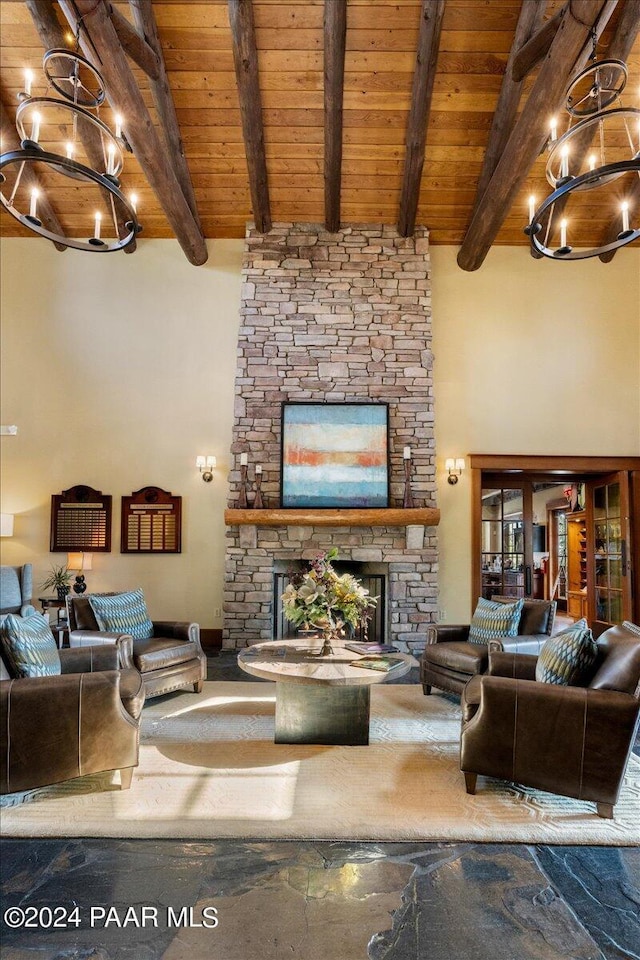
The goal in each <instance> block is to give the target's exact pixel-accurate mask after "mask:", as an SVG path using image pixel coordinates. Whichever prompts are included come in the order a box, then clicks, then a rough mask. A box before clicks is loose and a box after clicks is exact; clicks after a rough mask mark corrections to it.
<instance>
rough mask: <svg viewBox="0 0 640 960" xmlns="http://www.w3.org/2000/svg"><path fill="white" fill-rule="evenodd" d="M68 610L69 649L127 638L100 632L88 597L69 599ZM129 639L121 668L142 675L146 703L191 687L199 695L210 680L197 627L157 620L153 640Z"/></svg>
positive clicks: (122, 635)
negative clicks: (205, 681)
mask: <svg viewBox="0 0 640 960" xmlns="http://www.w3.org/2000/svg"><path fill="white" fill-rule="evenodd" d="M114 595H115V594H113V593H106V594H101V596H114ZM67 610H68V616H69V646H70V647H82V646H84V645H91V644H96V643H106V644H112V643H115V642H117V641H119V640H120V639H121V638H122V637H126V636H128V634H122V633H106V632H105V631H101V630H100V628H99V626H98V622H97V620H96V617H95V614H94V612H93V610H92V608H91V604H90V603H89V598H88V596H87V595H86V594H85V596H83V597H67ZM129 639H130V640H131V641H132V642H131V643H130V644H128V645H126V646H125V647H122V648H121V650H122V651H123V655H122V661H121V666H122V667H123V668H134V669H136V670H138V671H139V672H140V674H141V675H142V682H143V683H144V690H145V695H146V697H147V699H150V698H152V697H159V696H161V695H162V694H164V693H170V692H171V691H172V690H178V689H180V687H185V686H187V685H189V684H193V688H194V690H195V692H196V693H200V691H201V690H202V684H203V681H204V680H205V679H206V676H207V657H206V654H205V653H204V651H203V649H202V647H201V645H200V626H199V625H198V624H197V623H186V622H184V623H183V622H173V621H164V620H162V621H161V620H154V621H153V637H152V638H151V639H149V640H133V639H132V638H131V637H129Z"/></svg>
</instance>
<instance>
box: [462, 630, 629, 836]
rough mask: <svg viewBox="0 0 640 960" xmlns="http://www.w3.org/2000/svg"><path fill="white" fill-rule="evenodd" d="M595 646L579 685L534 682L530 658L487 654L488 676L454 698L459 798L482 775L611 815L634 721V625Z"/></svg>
mask: <svg viewBox="0 0 640 960" xmlns="http://www.w3.org/2000/svg"><path fill="white" fill-rule="evenodd" d="M597 643H598V660H597V661H596V665H595V667H594V671H595V672H594V673H592V678H591V681H590V682H589V684H588V686H586V687H563V686H557V685H555V684H551V683H540V682H537V681H536V679H535V668H536V660H537V657H534V656H527V655H522V654H510V653H509V654H508V653H501V652H494V651H493V650H492V651H491V652H490V654H489V672H488V673H487V674H485V675H484V676H477V677H474V678H473V679H472V680H470V681H469V683H468V684H467V686H466V687H465V689H464V693H463V695H462V713H463V718H462V735H461V743H460V769H461V770H462V771H463V773H464V776H465V781H466V788H467V793H472V794H473V793H475V790H476V780H477V776H478V774H483V775H485V776H488V777H497V778H499V779H501V780H509V781H512V782H514V783H521V784H524V785H525V786H529V787H535V788H536V789H539V790H547V791H549V792H550V793H559V794H561V795H562V796H566V797H576V798H577V799H579V800H591V801H593V802H595V803H596V804H597V811H598V816H600V817H608V818H611V817H613V807H614V804H615V803H616V801H617V799H618V794H619V792H620V785H621V783H622V780H623V778H624V774H625V770H626V767H627V761H628V759H629V754H630V753H631V748H632V746H633V742H634V737H635V733H636V730H637V727H638V719H639V717H640V699H639V698H640V627H637V626H636V625H635V624H632V623H624V624H622V626H615V627H611V628H610V629H609V630H606V631H605V632H604V633H603V634H602V635H601V636H600V638H599V639H598V641H597Z"/></svg>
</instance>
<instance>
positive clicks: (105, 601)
mask: <svg viewBox="0 0 640 960" xmlns="http://www.w3.org/2000/svg"><path fill="white" fill-rule="evenodd" d="M88 599H89V603H90V604H91V608H92V610H93V612H94V613H95V616H96V620H97V621H98V626H99V627H100V629H101V630H106V631H108V632H109V633H111V632H114V633H115V632H120V633H128V634H129V635H130V636H132V637H133V638H134V640H147V639H148V638H149V637H152V636H153V624H152V622H151V620H150V619H149V614H148V613H147V605H146V603H145V602H144V594H143V592H142V590H132V591H131V592H130V593H116V594H114V595H113V596H112V597H109V596H106V595H105V596H100V595H98V594H95V595H94V596H92V597H89V598H88Z"/></svg>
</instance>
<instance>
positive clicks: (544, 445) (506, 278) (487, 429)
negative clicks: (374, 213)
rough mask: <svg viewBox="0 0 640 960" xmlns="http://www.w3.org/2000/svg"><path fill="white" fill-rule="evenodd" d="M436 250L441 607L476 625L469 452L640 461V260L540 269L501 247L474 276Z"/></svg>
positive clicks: (631, 254)
mask: <svg viewBox="0 0 640 960" xmlns="http://www.w3.org/2000/svg"><path fill="white" fill-rule="evenodd" d="M456 253H457V251H456V250H455V249H454V248H452V247H432V248H431V266H432V272H433V286H432V298H433V340H434V346H433V349H434V354H435V363H434V393H435V398H436V449H437V454H438V499H439V504H440V508H441V511H442V520H441V523H440V527H439V544H440V609H441V610H442V611H444V613H445V619H446V620H447V621H448V622H450V623H455V622H465V621H466V622H468V615H469V612H470V610H471V607H472V602H474V601H475V598H472V597H471V587H470V562H469V557H470V548H471V484H470V482H469V476H468V475H467V476H464V477H463V478H462V480H461V481H460V483H458V485H457V486H451V485H450V484H448V483H447V482H446V475H445V473H444V460H445V458H446V457H452V456H454V457H460V456H465V457H466V456H468V454H470V453H513V454H524V453H530V454H545V453H546V454H568V455H580V454H582V455H593V456H597V455H602V456H607V455H608V456H615V455H638V454H640V251H638V250H637V249H634V250H621V251H620V252H619V253H618V254H617V255H616V257H615V258H614V260H613V261H612V262H611V263H610V264H607V265H605V264H602V263H600V261H599V260H584V261H575V262H573V263H564V264H562V263H555V262H552V261H550V260H542V261H536V260H533V259H532V258H531V257H530V256H529V254H528V253H527V250H526V249H524V248H505V247H495V248H494V249H493V250H492V251H491V252H490V254H489V256H488V257H487V260H486V261H485V264H484V265H483V266H482V267H481V269H480V270H478V271H476V272H475V273H465V272H464V271H462V270H460V269H459V268H458V267H457V265H456Z"/></svg>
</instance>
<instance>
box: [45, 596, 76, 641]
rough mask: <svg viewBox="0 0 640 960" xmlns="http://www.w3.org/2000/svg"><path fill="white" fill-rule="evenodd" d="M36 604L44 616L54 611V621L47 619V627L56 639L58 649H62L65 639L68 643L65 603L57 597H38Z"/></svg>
mask: <svg viewBox="0 0 640 960" xmlns="http://www.w3.org/2000/svg"><path fill="white" fill-rule="evenodd" d="M38 603H39V604H40V606H41V608H42V612H43V613H44V614H48V611H49V610H55V611H56V618H55V620H51V619H49V626H50V628H51V632H52V633H53V635H54V637H55V638H56V642H57V644H58V647H59V648H60V649H62V647H63V646H64V642H65V639H66V641H67V644H68V642H69V623H68V621H67V601H66V600H59V599H58V597H38Z"/></svg>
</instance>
